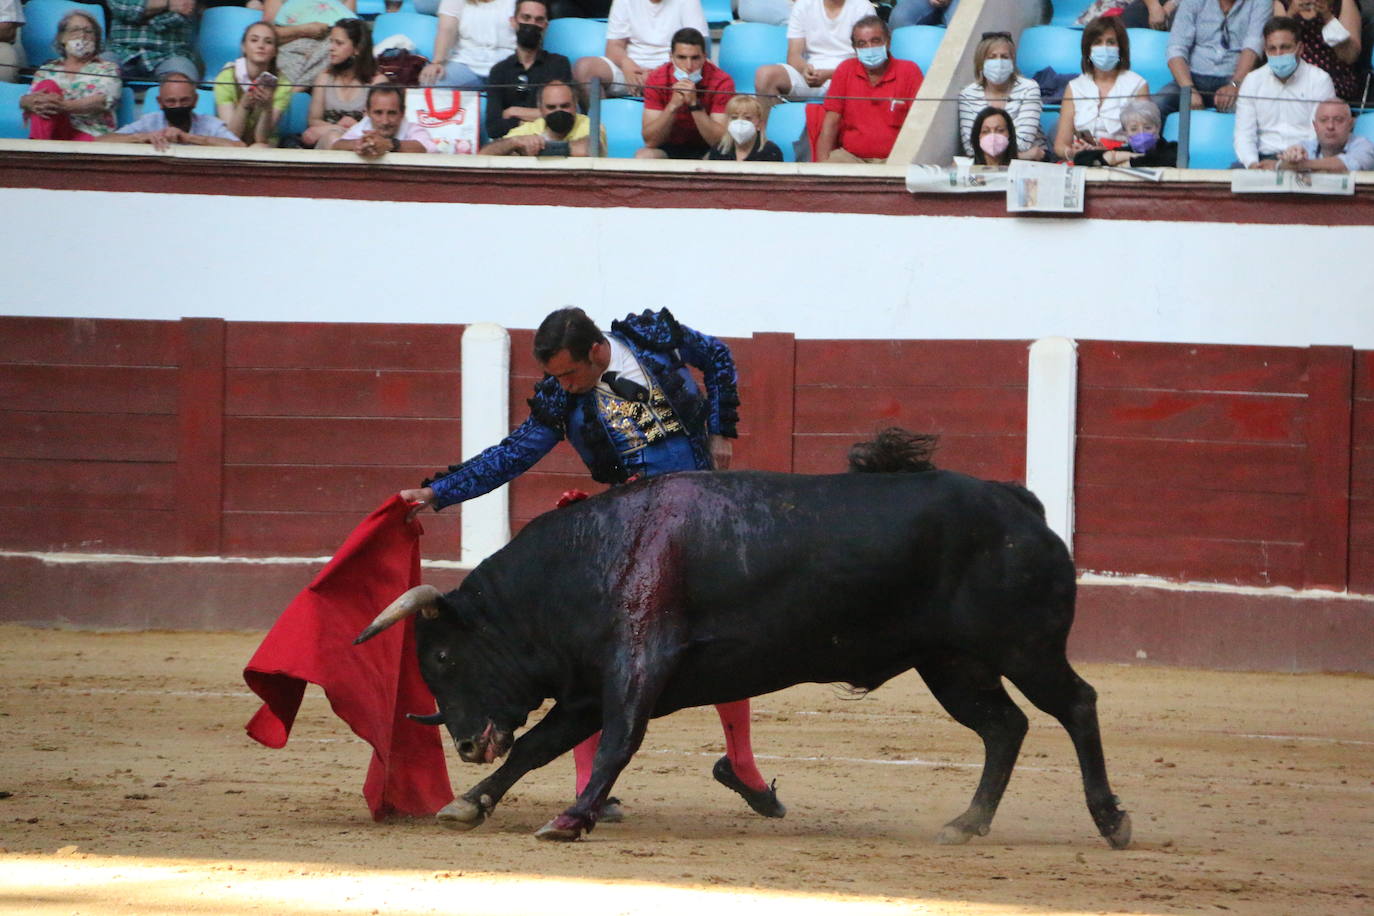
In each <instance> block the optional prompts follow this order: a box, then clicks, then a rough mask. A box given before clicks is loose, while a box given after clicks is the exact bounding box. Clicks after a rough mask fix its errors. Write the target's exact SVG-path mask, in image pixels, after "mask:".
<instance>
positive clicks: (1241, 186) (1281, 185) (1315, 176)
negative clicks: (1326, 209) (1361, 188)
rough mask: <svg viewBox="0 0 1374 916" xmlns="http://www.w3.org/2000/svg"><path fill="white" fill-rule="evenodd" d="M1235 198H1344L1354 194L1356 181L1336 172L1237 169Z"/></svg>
mask: <svg viewBox="0 0 1374 916" xmlns="http://www.w3.org/2000/svg"><path fill="white" fill-rule="evenodd" d="M1231 193H1233V194H1343V195H1345V196H1347V197H1348V196H1351V195H1353V194H1354V193H1355V177H1354V176H1353V175H1351V174H1349V173H1344V174H1342V173H1337V172H1294V171H1292V170H1291V169H1273V170H1269V169H1235V170H1233V171H1232V172H1231Z"/></svg>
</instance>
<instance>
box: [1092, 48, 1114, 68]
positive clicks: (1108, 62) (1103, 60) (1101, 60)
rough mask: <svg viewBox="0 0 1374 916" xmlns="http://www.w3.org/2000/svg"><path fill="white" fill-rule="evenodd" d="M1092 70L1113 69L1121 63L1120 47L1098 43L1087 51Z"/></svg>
mask: <svg viewBox="0 0 1374 916" xmlns="http://www.w3.org/2000/svg"><path fill="white" fill-rule="evenodd" d="M1088 59H1089V60H1091V61H1092V62H1093V69H1094V70H1115V69H1116V65H1117V64H1119V63H1121V49H1120V48H1117V47H1114V46H1112V45H1098V46H1097V47H1095V48H1092V49H1091V50H1089V51H1088Z"/></svg>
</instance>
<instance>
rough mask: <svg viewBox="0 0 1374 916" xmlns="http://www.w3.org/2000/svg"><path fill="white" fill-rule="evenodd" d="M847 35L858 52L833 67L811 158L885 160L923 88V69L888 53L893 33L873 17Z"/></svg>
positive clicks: (858, 23)
mask: <svg viewBox="0 0 1374 916" xmlns="http://www.w3.org/2000/svg"><path fill="white" fill-rule="evenodd" d="M849 35H850V41H851V42H853V44H854V52H855V54H857V55H858V56H857V57H852V58H850V59H849V60H847V61H845V62H844V63H842V64H840V65H839V66H838V67H836V68H835V75H834V76H833V77H831V79H830V91H829V92H827V93H826V95H825V106H824V107H825V120H824V121H823V122H822V123H821V133H820V136H819V137H818V138H817V139H816V157H815V158H816V161H817V162H886V161H887V157H888V154H889V153H891V152H892V144H893V143H896V142H897V133H898V132H899V131H900V130H901V129H902V122H904V121H905V120H906V116H907V112H909V111H910V110H911V100H912V99H914V98H915V97H916V92H917V90H919V89H920V88H921V68H920V67H918V66H916V65H915V64H914V63H912V62H911V61H909V60H897V59H896V58H894V57H892V56H891V55H890V54H889V46H890V45H891V44H892V33H891V31H889V30H888V27H887V23H886V22H883V20H882V19H880V18H878V17H877V16H865V17H864V18H863V19H860V20H859V21H858V22H856V23H854V28H853V30H852V31H851V32H850V33H849Z"/></svg>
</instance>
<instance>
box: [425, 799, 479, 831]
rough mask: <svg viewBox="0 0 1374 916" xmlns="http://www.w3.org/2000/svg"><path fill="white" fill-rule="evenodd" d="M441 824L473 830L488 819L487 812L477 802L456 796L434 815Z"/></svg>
mask: <svg viewBox="0 0 1374 916" xmlns="http://www.w3.org/2000/svg"><path fill="white" fill-rule="evenodd" d="M434 817H435V819H436V820H437V821H438V822H439V826H441V827H447V828H448V829H449V830H471V829H472V828H474V827H476V826H478V825H480V824H481V823H482V822H483V821H485V820H486V819H487V812H486V811H485V810H483V808H482V806H481V805H479V804H477V803H476V802H470V801H468V800H467V799H466V798H455V799H454V800H453V801H451V802H449V803H448V804H447V805H444V807H442V808H440V809H439V813H438V814H436V815H434Z"/></svg>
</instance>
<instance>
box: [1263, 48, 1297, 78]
mask: <svg viewBox="0 0 1374 916" xmlns="http://www.w3.org/2000/svg"><path fill="white" fill-rule="evenodd" d="M1296 69H1298V55H1296V54H1274V55H1272V56H1270V58H1269V72H1270V73H1272V74H1274V75H1275V76H1277V77H1278V78H1279V79H1281V80H1286V79H1288V77H1290V76H1292V75H1293V71H1294V70H1296Z"/></svg>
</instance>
